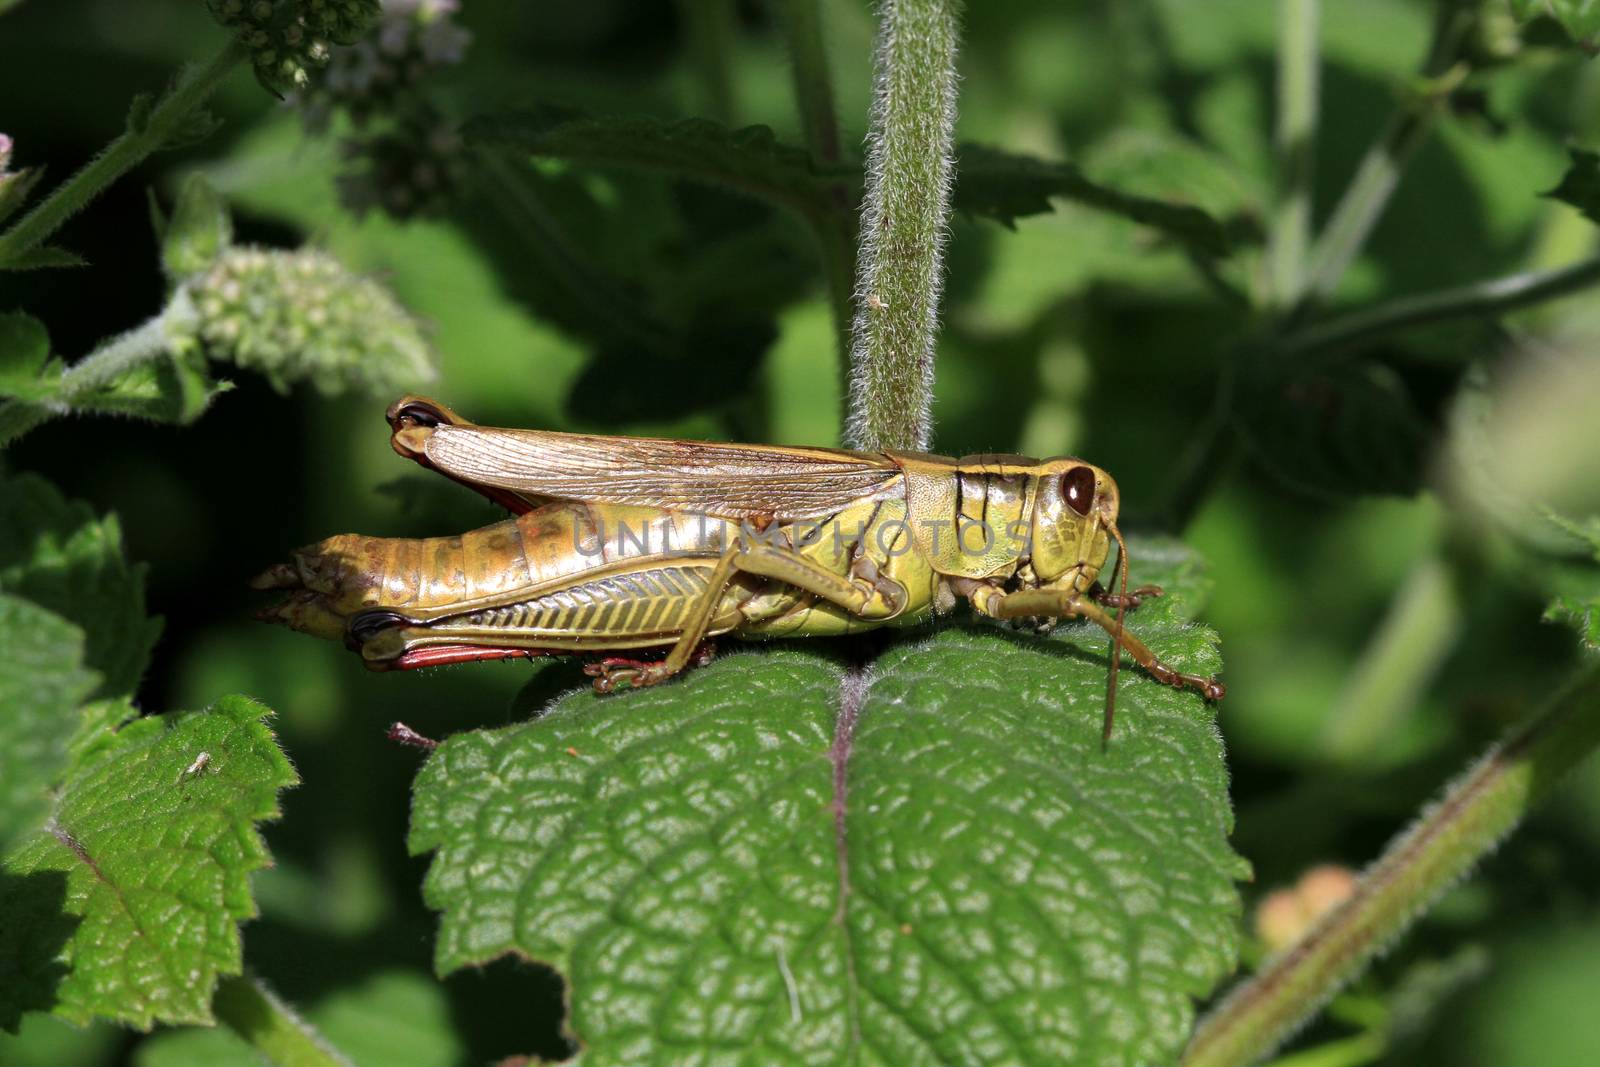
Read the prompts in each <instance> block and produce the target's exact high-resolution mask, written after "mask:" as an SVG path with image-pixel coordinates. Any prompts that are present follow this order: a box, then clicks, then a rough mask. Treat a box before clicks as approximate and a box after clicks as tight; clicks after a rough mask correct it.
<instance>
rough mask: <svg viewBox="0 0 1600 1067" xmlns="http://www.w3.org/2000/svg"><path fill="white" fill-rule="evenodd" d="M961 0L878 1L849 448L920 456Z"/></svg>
mask: <svg viewBox="0 0 1600 1067" xmlns="http://www.w3.org/2000/svg"><path fill="white" fill-rule="evenodd" d="M958 9H959V3H958V2H957V0H882V3H881V4H880V6H879V20H880V21H879V26H878V41H877V56H876V64H875V65H876V88H875V92H874V97H873V104H872V119H871V125H870V129H869V131H868V135H867V141H868V151H867V166H866V178H867V181H866V191H865V194H864V195H863V197H862V205H861V234H860V248H861V252H860V257H859V261H858V264H857V267H856V287H855V308H856V310H855V326H854V329H853V331H852V344H851V359H850V362H851V366H850V401H849V404H850V409H849V420H848V426H847V431H846V439H847V442H848V443H849V444H850V446H851V447H853V448H861V449H866V450H868V451H878V450H881V449H885V448H905V449H916V450H921V449H926V448H927V447H928V445H929V442H930V441H931V439H932V407H933V363H934V343H935V339H936V334H937V331H938V325H939V291H940V287H941V285H942V283H943V280H944V243H945V227H946V224H947V223H948V221H949V217H950V187H951V183H952V180H953V177H954V174H953V172H954V159H953V157H952V151H951V149H952V143H951V142H952V138H953V136H954V132H955V115H956V69H955V61H956V47H957V42H958V38H959V25H958V14H959V10H958Z"/></svg>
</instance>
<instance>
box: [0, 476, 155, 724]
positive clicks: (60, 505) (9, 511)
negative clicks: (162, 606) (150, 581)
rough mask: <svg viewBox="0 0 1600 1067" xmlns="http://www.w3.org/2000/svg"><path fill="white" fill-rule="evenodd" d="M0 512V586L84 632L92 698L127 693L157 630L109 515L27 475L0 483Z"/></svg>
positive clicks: (136, 569) (138, 570)
mask: <svg viewBox="0 0 1600 1067" xmlns="http://www.w3.org/2000/svg"><path fill="white" fill-rule="evenodd" d="M0 515H4V516H5V521H4V522H0V588H3V589H5V590H6V592H8V593H10V594H12V595H13V596H17V597H21V598H23V599H25V600H30V601H32V602H33V603H35V604H37V605H39V606H40V607H43V608H47V609H49V610H50V611H53V612H55V613H56V614H58V615H60V616H62V617H63V618H65V619H67V620H69V621H71V622H73V623H75V624H76V625H77V626H78V627H79V628H80V629H81V630H82V631H83V634H84V663H85V664H86V665H87V666H88V667H90V668H91V669H93V670H95V671H97V672H99V674H100V679H101V681H100V688H99V689H98V690H96V694H97V695H99V696H119V695H131V694H132V693H133V690H134V687H135V686H136V685H137V684H138V681H139V677H140V675H142V674H143V673H144V669H145V666H146V664H147V663H148V662H149V657H150V647H151V645H152V644H154V642H155V639H156V635H157V634H158V633H159V632H160V630H161V625H160V623H159V622H158V621H157V620H154V619H149V618H146V616H145V609H144V568H143V566H140V565H130V564H129V563H128V562H127V561H126V560H124V559H123V556H122V531H121V528H120V527H119V526H118V524H117V520H116V518H115V517H108V518H105V519H97V518H96V517H95V516H94V514H93V513H92V512H91V511H90V509H89V507H88V506H87V505H86V504H82V503H78V502H68V501H67V500H66V499H64V498H63V497H62V496H61V494H60V492H58V491H57V490H56V488H55V487H54V486H52V485H51V484H50V483H49V482H47V481H45V480H44V479H42V478H39V477H37V476H34V475H27V474H25V475H20V476H17V477H13V478H6V479H0Z"/></svg>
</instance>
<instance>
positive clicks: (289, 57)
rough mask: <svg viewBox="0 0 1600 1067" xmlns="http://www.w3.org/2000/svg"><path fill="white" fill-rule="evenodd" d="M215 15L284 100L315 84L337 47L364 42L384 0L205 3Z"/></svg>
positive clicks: (231, 0)
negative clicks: (315, 78) (246, 51)
mask: <svg viewBox="0 0 1600 1067" xmlns="http://www.w3.org/2000/svg"><path fill="white" fill-rule="evenodd" d="M206 6H207V7H208V8H209V9H210V10H211V14H212V16H213V17H215V18H216V20H217V21H218V22H220V23H222V25H223V26H225V27H226V28H228V29H229V30H231V31H232V32H233V34H234V36H235V37H237V38H238V40H239V41H240V42H241V43H243V44H244V45H245V47H247V48H248V49H249V50H250V61H251V63H252V64H253V65H254V66H255V69H256V77H257V79H259V80H260V82H261V84H262V85H264V86H266V87H267V89H269V90H271V91H272V92H274V93H277V94H278V95H280V96H282V95H284V94H286V93H289V92H293V91H295V90H298V89H304V88H306V87H307V86H309V85H310V84H311V80H312V76H313V73H314V72H315V71H317V70H320V69H321V68H322V67H324V66H326V65H327V63H328V61H329V59H330V58H331V57H332V55H333V50H334V47H335V46H336V45H347V44H351V43H354V42H355V41H358V40H360V39H361V38H362V36H363V35H364V34H366V32H367V31H368V30H369V29H370V28H371V26H372V24H373V22H374V20H375V19H376V18H377V16H378V12H379V0H206Z"/></svg>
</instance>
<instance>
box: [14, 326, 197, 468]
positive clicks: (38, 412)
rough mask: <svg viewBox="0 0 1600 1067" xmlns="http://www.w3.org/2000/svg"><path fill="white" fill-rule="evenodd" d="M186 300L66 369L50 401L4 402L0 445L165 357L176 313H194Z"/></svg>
mask: <svg viewBox="0 0 1600 1067" xmlns="http://www.w3.org/2000/svg"><path fill="white" fill-rule="evenodd" d="M192 313H193V312H192V309H191V308H190V307H189V305H188V303H187V302H185V301H181V300H179V301H174V302H173V303H172V304H170V305H169V306H168V309H167V310H166V311H163V312H162V313H161V314H159V315H157V316H155V317H154V318H152V319H150V320H149V321H147V322H145V323H144V324H143V325H141V326H135V327H134V328H133V329H131V330H129V331H128V332H127V333H123V334H119V335H118V336H116V337H113V338H112V339H111V340H109V341H106V342H105V343H104V344H102V345H101V346H100V347H99V348H97V349H95V350H94V351H93V352H91V353H89V354H88V355H87V356H85V357H83V358H82V359H80V360H79V361H78V362H76V363H74V364H73V365H72V366H71V367H68V368H67V369H66V370H65V371H63V372H62V374H61V378H60V380H59V383H58V385H57V389H56V397H55V399H54V400H53V401H51V402H50V403H49V404H34V403H29V402H27V401H23V400H7V401H5V402H3V403H0V448H3V447H5V446H6V445H8V444H10V443H11V442H12V441H15V440H16V439H17V438H19V437H21V436H22V435H23V434H25V433H27V432H28V431H29V430H32V429H33V428H34V427H36V426H38V425H40V424H41V423H44V422H48V421H49V420H50V419H52V418H55V417H56V416H58V415H65V414H67V413H68V412H70V411H71V410H72V407H73V402H74V401H77V400H81V399H83V398H84V397H86V396H88V395H89V394H91V393H93V392H94V391H95V390H97V389H102V388H104V387H105V386H107V385H110V384H111V383H112V382H114V381H116V380H117V379H118V378H120V377H121V376H122V375H124V374H126V373H128V372H129V371H131V370H133V369H135V368H136V367H138V366H140V365H141V364H145V363H153V362H155V361H156V360H158V359H165V358H166V357H167V355H168V354H169V353H170V351H171V348H170V336H171V335H170V333H169V330H170V328H171V326H172V316H174V315H180V314H192Z"/></svg>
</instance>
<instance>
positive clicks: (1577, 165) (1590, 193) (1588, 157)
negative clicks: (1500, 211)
mask: <svg viewBox="0 0 1600 1067" xmlns="http://www.w3.org/2000/svg"><path fill="white" fill-rule="evenodd" d="M1594 6H1595V11H1596V13H1597V17H1600V3H1597V4H1595V5H1594ZM1567 157H1568V159H1569V160H1570V163H1569V164H1568V166H1567V172H1566V173H1565V174H1563V175H1562V176H1561V182H1560V183H1559V184H1558V185H1557V186H1556V187H1555V188H1554V189H1552V190H1550V191H1549V192H1548V193H1545V194H1544V195H1545V196H1548V197H1550V198H1551V199H1553V200H1560V201H1561V202H1562V203H1564V204H1571V205H1572V206H1573V207H1575V208H1577V209H1578V210H1579V211H1581V212H1582V213H1583V217H1584V218H1586V219H1588V220H1589V221H1590V222H1600V152H1594V151H1590V150H1589V149H1587V148H1578V147H1576V146H1569V147H1568V148H1567Z"/></svg>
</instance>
